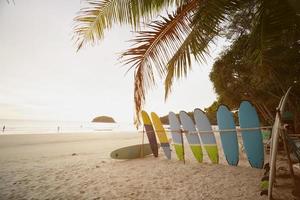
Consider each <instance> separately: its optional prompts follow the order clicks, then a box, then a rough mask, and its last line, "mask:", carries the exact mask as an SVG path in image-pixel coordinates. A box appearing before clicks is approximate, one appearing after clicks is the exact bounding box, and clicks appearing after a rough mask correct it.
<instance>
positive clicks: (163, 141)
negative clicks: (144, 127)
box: [151, 112, 171, 159]
mask: <svg viewBox="0 0 300 200" xmlns="http://www.w3.org/2000/svg"><path fill="white" fill-rule="evenodd" d="M151 119H152V123H153V125H154V129H155V132H156V135H157V137H158V139H159V141H160V146H161V147H162V149H163V151H164V153H165V155H166V157H167V158H168V159H171V149H170V144H169V140H168V137H167V134H166V131H165V129H164V127H163V125H162V123H161V120H160V118H159V117H158V115H157V114H156V113H154V112H152V113H151Z"/></svg>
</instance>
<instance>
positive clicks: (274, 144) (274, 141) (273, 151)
mask: <svg viewBox="0 0 300 200" xmlns="http://www.w3.org/2000/svg"><path fill="white" fill-rule="evenodd" d="M291 88H292V87H290V88H289V89H288V90H287V92H286V93H285V95H284V96H283V97H282V98H281V100H280V102H279V105H278V107H277V113H276V117H275V122H274V124H273V128H272V137H271V148H270V172H269V187H268V199H269V200H271V199H272V191H273V184H274V181H275V176H276V156H277V150H278V140H279V134H280V127H281V122H280V116H281V115H282V114H283V112H284V109H285V105H286V102H287V99H288V96H289V93H290V90H291Z"/></svg>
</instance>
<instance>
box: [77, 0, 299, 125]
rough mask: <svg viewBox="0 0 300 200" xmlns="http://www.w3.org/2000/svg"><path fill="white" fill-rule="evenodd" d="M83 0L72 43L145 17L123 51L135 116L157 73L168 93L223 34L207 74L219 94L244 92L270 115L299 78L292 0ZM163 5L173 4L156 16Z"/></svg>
mask: <svg viewBox="0 0 300 200" xmlns="http://www.w3.org/2000/svg"><path fill="white" fill-rule="evenodd" d="M86 2H87V6H86V8H83V9H81V11H80V12H79V13H78V16H77V17H76V18H75V22H76V25H75V27H74V38H75V41H76V43H77V45H78V46H77V47H78V49H80V48H81V47H83V46H86V45H87V44H90V43H91V44H94V43H96V42H97V41H98V40H100V39H102V38H103V36H104V31H105V30H108V29H111V28H112V27H113V25H114V24H128V25H131V27H132V29H133V30H134V31H137V30H138V29H139V28H141V25H142V24H143V25H144V23H146V24H147V25H146V26H145V27H146V29H145V30H143V31H137V32H136V33H137V36H136V38H135V39H134V40H133V42H134V45H133V47H132V48H130V49H128V50H127V51H125V53H124V54H123V55H122V59H123V61H124V63H125V64H130V65H131V67H130V69H133V70H134V101H135V111H136V116H137V117H139V112H140V110H141V108H142V106H143V105H144V103H145V100H146V94H147V90H148V89H149V88H151V87H152V86H153V85H154V84H155V83H156V81H155V79H156V76H155V75H156V74H158V75H159V78H162V79H164V80H165V98H167V97H168V94H169V93H170V92H171V88H172V84H173V82H174V79H175V78H177V79H179V78H182V77H184V76H187V74H188V72H189V71H190V69H191V68H192V66H191V60H192V59H193V58H194V59H195V60H197V61H198V62H202V61H204V60H205V55H207V54H208V53H209V52H208V47H209V45H210V44H211V43H213V42H214V39H215V38H216V37H219V36H224V35H225V36H226V37H227V38H229V39H231V41H232V43H233V45H232V46H231V47H229V49H227V50H226V51H225V52H224V53H223V55H222V56H221V57H220V58H219V59H218V61H216V63H215V65H214V69H213V71H212V74H211V80H212V81H213V82H214V84H215V89H216V92H217V93H218V94H219V96H220V97H219V100H218V102H226V103H227V104H229V105H230V107H231V108H235V107H237V106H238V102H239V101H240V100H241V99H244V98H245V99H250V100H252V101H253V103H254V104H255V105H256V106H257V107H259V110H260V111H261V113H263V114H262V115H263V116H264V119H265V120H266V121H271V120H272V119H271V118H272V112H271V107H272V108H273V107H274V105H275V102H278V101H279V98H280V96H281V95H282V93H283V92H284V90H285V89H286V88H287V87H288V85H290V84H291V83H293V81H297V80H298V79H299V78H298V77H299V67H298V66H299V63H297V62H298V60H299V59H298V58H299V50H298V46H299V41H298V40H299V38H300V35H299V32H300V31H299V26H300V19H299V18H300V17H299V10H300V9H299V3H298V2H297V1H295V0H209V1H199V0H122V1H118V0H102V1H95V0H87V1H86ZM164 9H166V10H175V11H174V12H172V13H167V14H166V15H164V16H160V17H157V16H158V14H159V13H161V12H162V11H163V10H164ZM297 56H298V57H297ZM288 74H289V75H288ZM221 75H222V76H221ZM297 75H298V76H297ZM220 76H221V77H220ZM295 91H296V90H295ZM297 94H298V93H297ZM270 96H271V97H272V98H270ZM209 112H211V111H209ZM137 119H139V118H137ZM138 121H139V120H138Z"/></svg>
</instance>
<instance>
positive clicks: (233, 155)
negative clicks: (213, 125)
mask: <svg viewBox="0 0 300 200" xmlns="http://www.w3.org/2000/svg"><path fill="white" fill-rule="evenodd" d="M217 121H218V127H219V130H221V131H220V137H221V143H222V147H223V151H224V155H225V158H226V160H227V163H228V164H229V165H233V166H237V165H238V162H239V146H238V139H237V134H236V131H235V123H234V119H233V114H232V112H230V111H229V109H228V108H227V106H225V105H220V106H219V107H218V111H217ZM226 129H229V130H234V131H222V130H226Z"/></svg>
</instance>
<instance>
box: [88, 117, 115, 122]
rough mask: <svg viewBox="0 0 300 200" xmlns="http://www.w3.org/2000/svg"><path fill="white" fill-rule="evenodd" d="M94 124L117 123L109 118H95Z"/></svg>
mask: <svg viewBox="0 0 300 200" xmlns="http://www.w3.org/2000/svg"><path fill="white" fill-rule="evenodd" d="M92 122H102V123H116V121H115V120H114V119H113V118H112V117H108V116H99V117H95V118H94V119H93V120H92Z"/></svg>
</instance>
